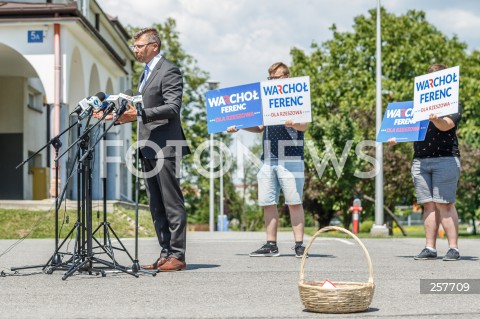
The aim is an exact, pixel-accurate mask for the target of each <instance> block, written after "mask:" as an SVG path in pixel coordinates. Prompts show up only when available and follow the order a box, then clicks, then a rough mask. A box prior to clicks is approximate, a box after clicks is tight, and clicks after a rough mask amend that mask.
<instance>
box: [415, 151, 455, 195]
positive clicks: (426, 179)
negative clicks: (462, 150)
mask: <svg viewBox="0 0 480 319" xmlns="http://www.w3.org/2000/svg"><path fill="white" fill-rule="evenodd" d="M412 178H413V184H414V185H415V192H416V194H417V203H419V204H423V203H427V202H435V203H455V197H456V194H457V185H458V179H459V178H460V158H458V157H454V156H448V157H433V158H414V159H413V162H412Z"/></svg>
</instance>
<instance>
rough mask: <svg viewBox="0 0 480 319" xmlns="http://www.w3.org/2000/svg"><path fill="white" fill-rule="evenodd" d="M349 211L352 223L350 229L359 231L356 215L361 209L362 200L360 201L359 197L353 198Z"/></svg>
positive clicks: (354, 231) (355, 231)
mask: <svg viewBox="0 0 480 319" xmlns="http://www.w3.org/2000/svg"><path fill="white" fill-rule="evenodd" d="M349 211H350V212H352V223H353V227H352V230H353V233H354V234H358V231H359V227H358V220H359V216H358V215H359V214H360V212H361V211H362V202H361V201H360V199H358V198H355V199H354V200H353V206H352V207H350V209H349Z"/></svg>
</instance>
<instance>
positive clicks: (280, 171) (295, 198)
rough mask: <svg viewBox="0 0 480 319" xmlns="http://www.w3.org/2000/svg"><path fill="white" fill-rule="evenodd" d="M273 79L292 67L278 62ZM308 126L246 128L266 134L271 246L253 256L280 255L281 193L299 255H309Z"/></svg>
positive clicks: (264, 189) (263, 183)
mask: <svg viewBox="0 0 480 319" xmlns="http://www.w3.org/2000/svg"><path fill="white" fill-rule="evenodd" d="M268 74H269V77H268V79H269V80H276V79H284V78H289V77H290V71H289V69H288V67H287V66H286V65H285V64H284V63H282V62H277V63H274V64H273V65H272V66H271V67H270V68H269V69H268ZM306 129H307V123H296V122H295V120H294V119H288V120H286V121H285V124H284V125H272V126H263V125H260V126H255V127H250V128H245V130H247V131H250V132H254V133H263V154H262V161H263V165H262V167H261V168H260V171H259V173H258V174H257V179H258V203H259V205H260V206H262V207H263V210H264V217H265V227H266V230H267V243H266V244H265V245H263V246H262V247H260V248H259V249H258V250H256V251H254V252H252V253H251V254H250V257H277V256H280V253H279V250H278V246H277V228H278V220H279V216H278V211H277V204H278V200H279V194H280V190H282V191H283V195H284V197H285V204H286V205H287V206H288V209H289V211H290V219H291V222H292V228H293V233H294V238H295V246H294V248H293V249H294V250H295V256H296V257H298V258H301V257H302V256H303V253H304V252H305V246H304V245H303V235H304V224H305V221H304V219H305V217H304V211H303V203H302V194H303V184H304V182H305V176H304V146H303V142H304V132H305V130H306ZM237 131H238V130H237V129H236V127H235V126H230V127H228V128H227V132H229V133H233V132H237Z"/></svg>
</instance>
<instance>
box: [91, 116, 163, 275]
mask: <svg viewBox="0 0 480 319" xmlns="http://www.w3.org/2000/svg"><path fill="white" fill-rule="evenodd" d="M120 117H121V114H119V115H117V116H116V118H114V119H113V120H112V124H110V126H109V127H108V128H107V129H104V134H103V135H102V136H100V137H99V138H98V140H97V142H96V143H95V144H94V145H93V146H92V147H93V148H94V147H95V145H96V144H97V143H98V141H100V140H101V138H102V137H103V136H104V135H105V134H106V133H107V132H108V130H109V129H110V128H111V127H112V126H113V125H115V122H116V121H117V120H118V119H119V118H120ZM141 121H142V116H141V113H140V110H139V109H138V107H137V138H138V134H139V125H138V123H139V122H141ZM139 152H140V150H137V152H136V161H137V163H138V164H137V165H139V164H140V162H139ZM139 189H140V187H139V179H138V174H135V258H134V259H133V258H132V257H131V255H130V254H129V253H128V251H127V250H126V248H125V247H124V246H123V244H122V242H121V241H120V239H119V238H118V236H117V234H116V233H115V231H114V230H113V229H112V228H111V226H110V224H109V223H107V225H108V229H110V230H111V231H112V233H113V234H114V236H115V237H116V239H117V241H118V242H119V244H120V245H121V246H122V248H123V250H124V251H125V252H126V253H127V255H128V256H129V257H130V259H131V261H132V262H133V264H132V267H131V271H132V272H133V273H134V274H136V273H139V272H141V273H144V274H150V275H152V276H154V277H155V276H156V275H157V272H156V271H149V270H145V269H141V268H140V264H139V261H138V199H139ZM105 222H106V220H105ZM99 228H100V226H99V227H98V228H97V230H98V229H99ZM105 228H106V227H105ZM97 230H95V232H96V231H97ZM95 232H94V234H95ZM105 233H107V232H105ZM110 246H111V244H110ZM111 248H114V247H111Z"/></svg>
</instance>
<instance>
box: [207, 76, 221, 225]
mask: <svg viewBox="0 0 480 319" xmlns="http://www.w3.org/2000/svg"><path fill="white" fill-rule="evenodd" d="M207 84H208V89H209V90H216V89H217V88H218V86H219V82H208V83H207ZM214 164H215V158H214V156H213V134H210V189H209V191H210V194H209V198H210V205H209V208H210V209H209V220H208V229H209V231H211V232H213V231H214V230H215V227H214V225H215V223H214V215H215V183H214V177H213V169H214V167H215V166H214Z"/></svg>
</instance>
